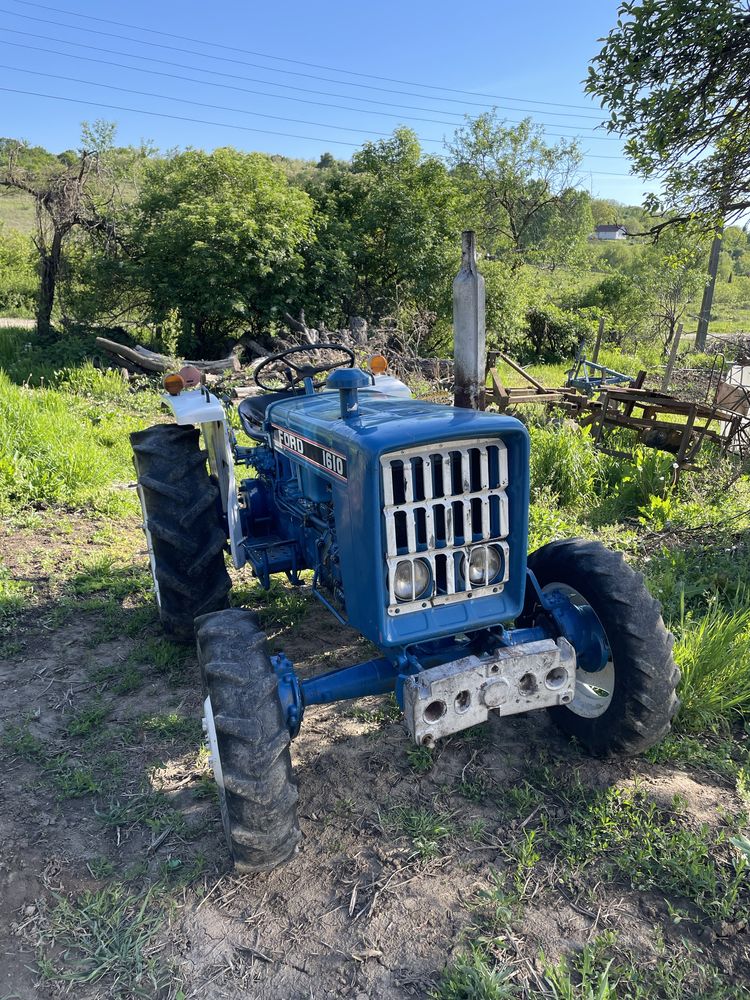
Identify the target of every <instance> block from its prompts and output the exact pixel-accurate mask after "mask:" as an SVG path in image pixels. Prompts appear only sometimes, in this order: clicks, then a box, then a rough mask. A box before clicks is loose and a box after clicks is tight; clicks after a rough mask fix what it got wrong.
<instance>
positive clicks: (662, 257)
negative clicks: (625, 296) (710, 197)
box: [631, 226, 708, 349]
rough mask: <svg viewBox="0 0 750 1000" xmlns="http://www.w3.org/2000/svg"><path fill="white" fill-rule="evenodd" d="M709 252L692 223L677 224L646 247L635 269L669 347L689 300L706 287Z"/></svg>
mask: <svg viewBox="0 0 750 1000" xmlns="http://www.w3.org/2000/svg"><path fill="white" fill-rule="evenodd" d="M707 256H708V247H707V245H706V239H705V237H703V238H701V235H700V234H699V233H697V232H696V231H695V230H693V229H690V228H689V227H676V226H675V227H671V228H670V229H668V230H666V231H664V232H663V233H662V234H661V236H660V237H659V239H658V241H657V242H655V243H654V244H652V245H650V246H647V247H644V250H643V253H642V254H641V256H640V258H639V259H638V261H637V263H636V264H635V265H634V267H633V269H632V272H631V273H632V277H633V281H634V282H635V284H636V287H637V288H638V289H639V291H640V292H641V293H642V296H643V305H644V308H646V309H648V310H649V312H650V314H651V316H652V319H653V321H654V323H655V328H656V329H655V332H656V334H657V336H659V337H660V338H661V340H662V341H663V343H664V347H665V349H666V348H667V347H668V346H669V344H670V343H671V342H672V338H673V337H674V334H675V330H676V329H677V325H678V323H679V322H680V320H681V319H682V317H683V316H684V315H685V311H686V309H687V306H688V304H689V302H690V301H691V300H692V299H694V298H695V297H696V295H698V294H699V293H700V292H701V290H702V289H703V288H704V287H705V284H706V260H707Z"/></svg>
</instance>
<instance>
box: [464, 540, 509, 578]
mask: <svg viewBox="0 0 750 1000" xmlns="http://www.w3.org/2000/svg"><path fill="white" fill-rule="evenodd" d="M502 573H503V556H502V553H501V551H500V549H498V548H497V546H495V545H477V546H476V547H475V548H473V549H471V551H470V552H469V565H468V571H467V566H466V556H461V576H462V577H463V578H464V580H465V581H466V583H469V584H471V586H472V587H486V586H487V585H488V584H490V583H494V582H495V580H496V579H497V578H498V577H499V576H502Z"/></svg>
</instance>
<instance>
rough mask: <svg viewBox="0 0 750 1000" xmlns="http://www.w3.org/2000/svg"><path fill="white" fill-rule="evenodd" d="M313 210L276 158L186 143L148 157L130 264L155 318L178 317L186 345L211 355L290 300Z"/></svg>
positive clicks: (262, 324)
mask: <svg viewBox="0 0 750 1000" xmlns="http://www.w3.org/2000/svg"><path fill="white" fill-rule="evenodd" d="M311 218H312V204H311V202H310V199H309V198H308V196H307V195H306V194H305V193H304V192H303V191H300V190H298V189H295V188H293V187H291V186H290V185H289V183H288V182H287V179H286V177H285V175H284V173H283V171H282V169H281V168H280V167H279V166H277V165H276V164H274V163H273V162H272V161H271V159H270V158H269V157H268V156H264V155H262V154H260V153H249V154H246V153H240V152H238V151H237V150H235V149H231V148H224V149H217V150H215V151H214V152H213V153H204V152H200V151H198V150H188V151H187V152H184V153H178V154H177V155H175V156H172V157H170V158H168V159H164V160H155V161H153V162H151V163H149V164H148V165H147V167H146V169H145V175H144V181H143V189H142V191H141V194H140V197H139V199H138V202H137V204H136V206H135V209H134V211H133V213H132V220H131V222H130V225H129V231H128V237H127V240H128V243H129V245H130V247H131V254H130V260H129V261H128V264H127V267H126V270H127V272H128V273H129V276H130V280H132V281H133V282H134V283H135V284H136V285H137V287H138V288H139V289H140V290H141V291H142V293H143V295H144V297H145V300H146V301H147V304H148V305H147V308H148V313H149V315H150V318H151V319H152V320H153V321H155V322H157V323H163V322H165V321H167V320H169V318H170V317H171V316H173V315H176V316H177V318H178V321H179V323H180V326H181V330H182V335H181V339H180V345H179V346H180V349H181V350H182V351H184V352H192V351H197V352H199V353H200V354H202V355H204V356H210V354H211V353H215V352H217V351H218V352H219V353H220V352H221V351H222V350H223V349H224V347H225V339H226V338H227V337H228V336H230V335H231V334H233V333H236V332H237V331H238V330H241V329H243V328H247V327H250V328H251V329H252V330H253V331H256V332H257V331H258V330H260V329H262V328H264V327H265V326H267V325H268V324H270V323H271V322H272V321H273V319H274V317H276V316H277V315H278V313H279V312H280V311H282V310H283V309H285V308H287V306H288V304H289V303H290V301H291V300H292V299H293V298H294V297H295V294H296V290H297V287H298V282H299V279H300V270H301V264H302V258H301V255H300V251H301V248H302V246H303V244H304V243H305V242H306V241H308V240H309V239H310V238H311Z"/></svg>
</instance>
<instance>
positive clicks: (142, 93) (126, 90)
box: [0, 63, 452, 143]
mask: <svg viewBox="0 0 750 1000" xmlns="http://www.w3.org/2000/svg"><path fill="white" fill-rule="evenodd" d="M0 69H11V70H13V71H14V72H16V73H31V74H32V75H33V76H44V77H49V78H50V79H52V80H66V81H67V82H68V83H83V84H85V85H86V86H88V87H105V88H106V89H107V90H119V91H120V92H121V93H123V94H136V95H137V96H139V97H156V98H159V99H160V100H165V101H179V102H180V104H191V105H194V106H195V107H199V108H210V109H211V110H212V111H231V112H233V113H236V114H240V115H253V116H256V117H258V118H274V119H276V121H280V122H290V123H293V124H295V125H315V126H316V127H320V128H334V129H336V131H337V132H362V133H363V134H364V135H382V136H390V135H391V133H390V132H376V131H372V130H370V129H366V128H349V127H348V126H345V125H332V124H330V123H329V122H311V121H307V120H305V119H302V118H284V117H282V116H281V115H270V114H264V113H263V112H262V111H247V110H246V109H245V108H229V107H227V106H226V105H225V104H206V103H205V102H204V101H191V100H190V99H189V98H185V97H172V96H170V95H169V94H155V93H153V91H149V90H133V89H132V88H130V87H118V86H116V85H115V84H112V83H99V82H98V81H97V80H82V79H81V78H80V77H76V76H62V75H61V74H59V73H44V72H42V71H41V70H36V69H26V68H25V67H23V66H6V65H4V64H3V63H0ZM445 124H446V125H450V124H452V123H451V122H445ZM418 138H419V141H420V142H437V143H440V142H441V141H442V140H440V139H426V138H423V137H421V136H418Z"/></svg>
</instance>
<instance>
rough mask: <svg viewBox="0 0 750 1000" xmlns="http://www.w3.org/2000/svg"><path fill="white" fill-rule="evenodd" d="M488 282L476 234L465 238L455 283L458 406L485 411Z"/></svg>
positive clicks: (454, 308) (462, 243) (455, 349)
mask: <svg viewBox="0 0 750 1000" xmlns="http://www.w3.org/2000/svg"><path fill="white" fill-rule="evenodd" d="M484 305H485V303H484V278H483V277H482V275H481V274H480V273H479V271H478V270H477V241H476V234H475V233H474V232H472V231H471V230H467V231H465V232H464V233H462V235H461V270H460V271H459V272H458V274H457V275H456V277H455V279H454V281H453V357H454V361H455V390H454V403H455V405H456V406H462V407H464V408H466V409H471V410H483V409H484V380H485V376H486V370H487V352H486V334H485V326H484Z"/></svg>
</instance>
